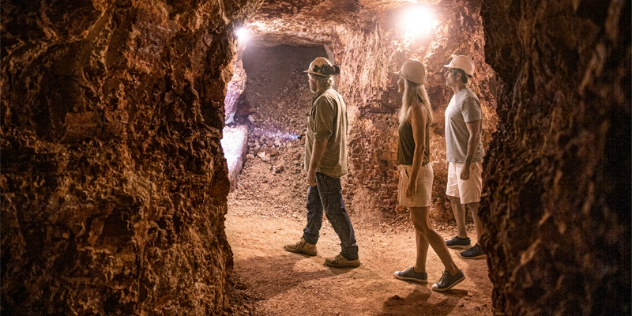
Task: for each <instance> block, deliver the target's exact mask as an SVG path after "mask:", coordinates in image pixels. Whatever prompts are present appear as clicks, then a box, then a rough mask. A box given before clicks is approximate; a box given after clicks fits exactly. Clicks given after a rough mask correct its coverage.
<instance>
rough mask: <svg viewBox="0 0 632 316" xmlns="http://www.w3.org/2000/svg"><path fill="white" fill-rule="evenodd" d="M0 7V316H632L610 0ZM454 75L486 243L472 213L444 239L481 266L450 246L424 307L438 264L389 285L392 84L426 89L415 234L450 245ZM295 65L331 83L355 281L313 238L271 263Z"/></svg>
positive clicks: (402, 246) (39, 1)
mask: <svg viewBox="0 0 632 316" xmlns="http://www.w3.org/2000/svg"><path fill="white" fill-rule="evenodd" d="M1 8H2V13H1V14H2V15H1V16H2V17H1V20H0V33H1V35H0V36H1V42H2V45H1V47H0V49H1V51H0V52H1V53H0V55H1V61H2V62H1V69H2V70H1V71H2V75H1V77H0V89H1V94H2V97H1V99H0V102H1V112H0V113H1V118H0V119H1V120H2V128H1V129H0V135H1V137H0V138H1V140H0V141H1V142H0V155H1V157H0V168H1V175H0V188H1V189H2V198H1V201H0V202H1V205H2V209H1V214H0V216H1V220H0V225H1V226H0V233H1V235H2V236H1V242H2V248H1V258H0V259H1V260H0V262H1V263H0V268H1V280H2V281H1V282H2V284H1V287H2V290H1V291H2V292H1V293H2V294H1V304H0V313H1V314H2V315H295V314H303V315H425V314H428V315H629V314H630V312H631V310H630V300H631V282H630V272H631V270H630V267H631V265H630V255H631V251H630V240H631V238H630V237H631V236H630V223H631V218H630V213H631V209H632V207H631V203H630V199H631V197H630V195H631V194H630V193H631V192H630V191H631V189H632V186H631V183H630V176H631V168H630V165H631V161H630V160H631V156H632V155H631V152H630V148H631V144H630V138H631V135H632V131H631V129H630V125H631V115H630V110H631V109H630V100H631V97H630V91H631V89H632V87H631V85H632V83H631V81H630V77H631V65H630V62H631V60H632V45H631V44H630V39H631V32H630V25H631V24H630V16H631V14H630V12H631V6H630V2H629V1H622V0H608V1H584V0H582V1H571V0H561V1H559V0H556V1H554V0H542V1H530V0H529V1H507V0H489V1H487V0H486V1H481V0H473V1H456V0H427V1H425V0H382V1H378V0H236V1H225V0H200V1H161V0H158V1H89V0H88V1H51V0H35V1H27V2H24V1H18V0H7V1H3V2H2V4H1ZM457 56H467V57H468V58H469V59H471V61H472V64H473V71H472V76H471V78H470V79H469V81H468V82H467V89H469V90H471V91H472V93H474V94H475V95H476V97H477V99H478V100H479V103H480V112H481V116H482V119H481V126H480V128H481V133H480V135H481V143H482V146H483V148H484V151H485V155H484V158H482V161H481V165H482V194H481V197H480V208H479V209H478V214H479V215H480V223H481V227H482V228H484V233H482V234H481V236H478V233H477V231H476V229H475V228H476V225H475V223H473V219H474V218H470V217H471V214H472V210H471V209H470V210H468V212H467V214H468V216H469V217H468V218H466V220H465V222H466V231H467V234H468V236H469V237H471V239H472V242H473V243H478V244H480V249H481V251H482V255H481V257H482V258H484V259H468V258H463V257H462V256H461V255H460V252H459V251H460V250H459V251H457V250H453V249H448V253H449V256H450V257H451V258H453V259H452V260H453V261H454V263H455V265H456V266H458V268H459V269H461V270H462V272H463V274H464V277H465V279H464V280H463V281H462V282H461V283H459V284H458V285H456V286H455V287H454V288H451V289H450V290H449V291H445V292H440V291H435V290H434V289H433V286H434V285H433V283H435V282H437V280H439V278H443V276H442V273H444V264H442V261H441V260H440V258H439V254H440V251H435V250H434V249H435V248H434V247H430V250H429V251H428V253H427V258H425V268H426V272H427V283H428V284H419V283H414V282H409V281H402V280H398V279H396V278H395V277H394V272H395V271H396V270H402V269H406V268H407V267H410V266H411V265H413V264H415V260H416V252H415V249H416V248H415V242H416V241H415V238H416V237H415V235H414V234H415V233H414V228H413V224H412V223H411V219H410V218H411V211H410V210H409V209H408V208H406V207H402V206H400V205H399V204H400V203H399V202H398V195H397V194H398V183H399V177H400V175H401V173H399V170H400V169H399V168H400V167H399V166H398V159H397V152H398V144H399V143H398V140H399V139H400V136H401V135H400V133H399V130H398V124H399V121H398V115H399V110H400V107H401V106H402V104H403V99H402V95H401V93H400V92H399V91H398V90H399V88H398V85H399V83H398V80H399V78H400V75H397V74H395V72H397V71H400V69H401V67H402V65H403V64H404V62H406V61H407V60H409V59H416V60H418V61H419V62H420V63H421V64H423V65H424V66H425V69H426V78H425V81H424V88H425V89H426V90H427V95H428V100H429V104H430V108H429V113H431V114H432V116H433V121H432V124H431V125H428V136H429V137H428V139H429V140H428V143H429V146H428V147H429V149H430V150H429V162H428V164H429V165H431V166H432V170H433V173H432V174H433V176H434V182H433V184H432V187H431V189H430V193H431V194H430V197H431V199H430V202H429V203H430V206H428V211H427V213H428V215H429V216H428V217H429V221H430V223H431V225H432V226H433V227H434V230H435V231H436V232H437V233H438V235H439V236H440V237H441V238H443V239H445V240H448V239H450V238H452V237H453V236H455V234H457V224H456V221H455V220H456V218H455V216H454V213H453V211H452V204H451V200H450V199H449V198H448V196H447V194H446V190H447V186H448V183H447V178H448V167H447V159H446V154H447V149H446V141H447V137H449V136H446V133H445V130H446V129H445V125H446V114H445V113H446V111H447V110H448V107H449V104H450V102H451V100H452V98H453V96H454V95H455V92H454V90H453V89H452V88H451V87H450V86H448V84H447V83H448V79H447V78H448V77H449V76H450V74H449V73H448V72H450V73H452V72H451V70H449V68H446V67H445V65H450V63H451V62H452V61H453V60H454V59H455V58H456V57H457ZM317 57H325V58H327V59H328V60H329V61H331V63H332V64H335V65H336V66H338V67H339V69H340V73H339V74H337V75H333V76H332V78H333V85H332V87H333V89H335V90H336V91H337V92H338V93H339V94H340V96H341V97H342V98H343V99H344V102H345V104H346V114H347V116H348V131H347V133H346V134H345V135H346V142H345V144H346V148H347V150H348V157H347V165H348V172H347V173H346V174H345V175H344V176H342V177H341V178H340V183H341V195H342V200H343V201H344V206H345V209H346V212H347V213H348V216H349V220H350V222H351V223H352V224H353V226H354V229H355V237H356V239H357V246H358V249H359V251H358V254H359V259H358V260H359V261H360V262H361V264H360V265H359V266H357V267H354V268H336V267H333V268H332V267H330V266H325V265H323V263H325V264H326V263H327V261H326V260H327V259H326V258H327V257H331V256H335V255H336V254H338V252H340V249H341V248H340V247H341V245H340V244H341V240H340V239H339V237H338V232H337V231H336V230H335V229H334V226H333V225H332V224H330V222H329V221H328V219H326V218H325V219H324V220H323V224H322V228H321V229H320V239H319V241H318V245H317V246H318V254H317V255H314V256H311V255H310V256H307V255H302V254H296V253H292V252H288V251H285V250H286V249H284V246H285V245H288V244H291V243H294V242H296V241H297V240H298V239H299V238H300V237H301V236H302V234H303V229H304V227H305V225H306V216H307V210H306V203H307V198H308V188H309V183H308V180H307V174H306V172H305V170H303V160H304V158H305V155H306V153H305V147H306V142H307V141H306V129H307V126H306V125H307V124H306V123H307V119H308V115H310V111H311V109H312V106H313V104H312V101H313V100H312V97H313V95H314V92H312V91H311V89H310V84H309V77H308V75H307V74H306V73H305V72H304V71H305V70H308V68H309V67H310V63H311V62H312V61H314V60H315V59H316V58H317ZM321 69H324V68H321ZM319 71H320V70H319ZM348 259H349V258H348ZM349 260H351V259H349ZM413 268H414V267H413ZM412 271H413V272H414V271H415V270H414V269H413V270H412ZM446 271H447V269H446ZM444 275H445V274H444Z"/></svg>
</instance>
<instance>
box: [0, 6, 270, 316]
mask: <svg viewBox="0 0 632 316" xmlns="http://www.w3.org/2000/svg"><path fill="white" fill-rule="evenodd" d="M257 2H258V1H247V0H238V1H217V0H207V1H192V2H191V1H152V2H146V1H48V0H39V1H27V2H24V1H4V2H3V3H2V24H1V27H2V30H1V31H2V79H1V80H2V81H1V91H2V101H1V102H2V130H1V137H2V141H1V144H0V145H1V148H0V150H1V154H2V176H1V177H0V187H1V188H2V214H1V216H2V227H1V230H2V313H3V314H5V313H6V314H12V315H46V314H51V315H53V314H54V315H88V314H99V315H109V314H121V315H131V314H152V315H166V314H169V315H210V314H218V313H221V311H222V310H223V307H224V305H225V304H226V303H227V297H226V296H225V285H226V281H225V280H226V276H227V273H229V272H230V269H231V266H232V255H231V251H230V247H229V245H228V243H227V241H226V237H225V234H224V214H225V212H226V194H227V193H228V190H229V183H228V177H227V169H226V163H225V160H224V158H223V153H222V148H221V146H220V143H219V140H220V138H221V137H222V135H221V129H222V127H223V125H224V108H223V101H224V97H225V88H226V85H227V83H228V81H229V80H230V79H231V76H232V69H231V68H230V67H228V66H229V65H232V64H231V62H232V55H233V53H234V48H233V36H232V34H231V33H232V24H231V23H232V22H231V21H235V20H237V21H239V20H240V19H243V18H244V17H245V16H247V15H249V14H250V13H252V12H253V11H254V9H255V6H256V5H258V3H257Z"/></svg>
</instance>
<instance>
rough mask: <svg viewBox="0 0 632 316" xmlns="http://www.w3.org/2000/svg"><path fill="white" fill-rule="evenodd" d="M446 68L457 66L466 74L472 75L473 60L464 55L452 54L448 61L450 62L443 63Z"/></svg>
mask: <svg viewBox="0 0 632 316" xmlns="http://www.w3.org/2000/svg"><path fill="white" fill-rule="evenodd" d="M444 67H446V68H458V69H461V70H463V71H465V73H466V74H468V75H470V76H473V75H474V62H473V61H472V59H470V58H469V57H467V56H465V55H458V56H454V58H452V60H451V61H450V64H448V65H444Z"/></svg>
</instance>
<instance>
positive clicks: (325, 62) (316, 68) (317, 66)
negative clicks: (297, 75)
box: [303, 57, 340, 77]
mask: <svg viewBox="0 0 632 316" xmlns="http://www.w3.org/2000/svg"><path fill="white" fill-rule="evenodd" d="M303 72H306V73H309V74H312V75H317V76H322V77H329V76H331V75H337V74H340V67H338V66H337V65H334V64H333V63H332V62H331V61H329V59H327V58H325V57H316V59H314V61H312V63H311V64H309V69H308V70H305V71H303Z"/></svg>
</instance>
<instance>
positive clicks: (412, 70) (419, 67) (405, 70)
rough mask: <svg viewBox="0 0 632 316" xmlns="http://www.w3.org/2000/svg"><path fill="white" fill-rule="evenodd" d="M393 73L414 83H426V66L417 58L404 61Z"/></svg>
mask: <svg viewBox="0 0 632 316" xmlns="http://www.w3.org/2000/svg"><path fill="white" fill-rule="evenodd" d="M395 73H396V74H398V75H401V76H402V77H404V78H406V79H407V80H410V81H412V82H414V83H417V84H426V67H425V66H424V64H422V63H421V62H420V61H419V60H417V59H409V60H407V61H405V62H404V64H403V65H402V68H401V69H400V70H399V71H396V72H395Z"/></svg>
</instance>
